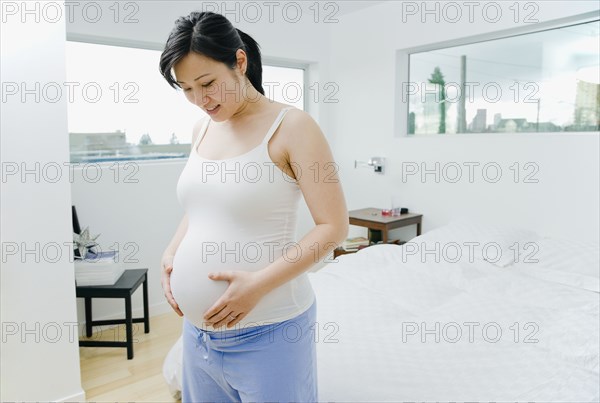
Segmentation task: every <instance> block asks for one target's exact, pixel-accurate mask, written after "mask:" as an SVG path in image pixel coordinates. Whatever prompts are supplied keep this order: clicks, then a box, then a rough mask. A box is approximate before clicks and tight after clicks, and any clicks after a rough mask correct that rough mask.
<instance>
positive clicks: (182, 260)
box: [171, 108, 315, 331]
mask: <svg viewBox="0 0 600 403" xmlns="http://www.w3.org/2000/svg"><path fill="white" fill-rule="evenodd" d="M290 109H292V108H284V109H282V110H281V112H280V113H279V115H278V116H277V119H276V120H275V122H274V123H273V125H272V126H271V128H270V129H269V131H268V132H267V134H266V136H265V138H264V139H263V141H262V143H261V144H259V145H258V146H257V147H255V148H253V149H252V150H250V151H248V152H246V153H244V154H242V155H239V156H236V157H232V158H226V159H222V160H210V159H206V158H203V157H200V155H199V154H198V150H197V148H198V144H200V142H201V141H202V138H203V137H204V134H205V133H206V130H207V128H208V125H209V123H210V119H207V121H206V123H204V125H203V126H202V129H201V130H200V133H199V134H198V139H197V140H196V142H195V143H194V146H193V148H192V151H191V152H190V156H189V158H188V161H187V163H186V165H185V167H184V169H183V171H182V173H181V175H180V177H179V181H178V183H177V197H178V200H179V203H180V204H181V205H182V207H183V209H184V210H185V212H186V213H187V215H188V220H189V224H188V230H187V233H186V234H185V236H184V238H183V239H182V241H181V244H180V245H179V247H178V248H177V251H176V253H175V256H174V258H173V272H172V273H171V290H172V292H173V297H174V298H175V301H177V303H178V304H179V307H180V309H181V311H182V312H183V314H184V316H185V317H186V318H187V319H188V320H189V321H190V322H192V323H193V324H194V325H195V326H196V327H199V328H201V329H204V330H211V331H215V330H217V331H218V330H223V331H224V330H232V329H235V328H238V326H239V328H247V327H251V326H261V325H266V324H270V323H275V322H281V321H284V320H287V319H291V318H293V317H295V316H297V315H300V314H301V313H303V312H304V311H306V310H307V309H308V308H309V307H310V306H311V305H312V303H313V302H314V300H315V294H314V292H313V288H312V286H311V284H310V280H309V279H308V276H307V274H306V272H305V273H302V274H301V275H299V276H297V277H296V278H294V279H292V280H291V281H289V282H287V283H285V284H283V285H281V286H280V287H277V288H276V289H274V290H272V291H271V292H269V293H268V294H266V295H265V296H264V297H263V298H262V299H261V300H260V301H259V302H258V304H257V305H256V306H255V307H254V309H252V310H251V311H250V313H249V314H248V315H247V316H246V317H245V318H243V319H242V320H241V321H240V322H239V324H237V325H236V326H234V327H233V328H229V329H227V328H226V327H221V328H218V329H214V328H213V327H212V326H208V325H206V324H205V323H204V322H205V321H204V319H203V314H204V312H205V311H206V310H208V309H209V308H210V307H211V306H212V305H213V304H214V303H215V302H216V301H217V299H218V298H219V297H220V296H221V295H222V294H223V292H224V291H225V290H226V289H227V286H228V285H229V283H228V282H227V281H215V280H211V279H209V278H208V277H207V275H208V273H209V272H215V271H227V270H243V271H256V270H260V269H262V268H264V267H266V266H268V265H269V264H270V263H272V262H274V261H275V260H276V259H278V258H279V257H280V256H282V255H283V256H284V257H285V259H286V260H287V261H289V262H293V261H296V260H297V259H299V258H300V257H301V255H300V249H299V247H298V246H297V243H296V240H295V232H296V220H297V207H298V201H299V199H300V196H301V190H300V187H299V185H298V183H297V182H296V180H295V179H293V178H292V177H290V176H288V175H287V174H285V173H284V172H283V171H281V170H280V169H279V168H278V167H277V166H276V164H275V163H274V162H273V161H272V160H271V158H270V157H269V153H268V142H269V140H270V139H271V137H272V136H273V134H274V133H275V131H276V130H277V128H278V126H279V124H280V122H281V121H282V119H283V117H284V116H285V114H286V112H287V111H288V110H290Z"/></svg>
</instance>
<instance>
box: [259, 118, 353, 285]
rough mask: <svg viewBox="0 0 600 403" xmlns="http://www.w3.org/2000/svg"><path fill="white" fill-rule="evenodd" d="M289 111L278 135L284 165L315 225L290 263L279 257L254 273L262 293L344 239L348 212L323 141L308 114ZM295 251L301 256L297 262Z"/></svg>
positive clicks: (321, 133)
mask: <svg viewBox="0 0 600 403" xmlns="http://www.w3.org/2000/svg"><path fill="white" fill-rule="evenodd" d="M290 112H293V111H290ZM290 112H288V114H287V116H286V119H284V121H283V122H282V123H285V130H280V135H284V137H285V139H284V143H285V144H286V146H287V147H286V149H287V154H288V162H289V163H290V166H291V169H292V171H293V172H294V176H295V177H296V179H297V181H298V184H299V186H300V188H301V190H302V194H303V195H304V200H305V201H306V204H307V205H308V208H309V210H310V213H311V215H312V217H313V220H314V222H315V224H316V225H315V227H314V228H313V229H312V230H311V231H310V232H308V233H307V234H306V235H305V236H304V237H303V238H302V239H300V240H299V241H298V243H297V245H295V246H296V248H295V249H296V250H295V251H293V250H291V251H290V256H294V259H293V261H292V259H285V258H284V257H283V256H282V257H280V258H278V259H277V260H275V261H274V262H273V263H271V264H269V265H268V266H267V267H265V268H264V269H261V270H259V271H257V272H256V273H257V275H258V276H259V278H260V280H261V281H260V283H261V284H262V285H263V286H264V287H265V291H266V292H269V291H271V290H273V289H275V288H277V287H279V286H281V285H283V284H285V283H286V282H288V281H290V280H292V279H293V278H295V277H297V276H298V275H300V274H302V273H303V272H305V271H307V270H308V269H310V268H311V267H312V266H313V265H315V264H316V263H317V262H319V261H320V260H321V259H323V258H324V257H325V256H327V255H328V254H329V253H330V252H331V251H332V250H333V249H335V248H336V247H337V246H339V244H341V243H342V242H343V241H344V239H346V237H347V236H348V227H349V219H348V209H347V207H346V201H345V198H344V193H343V191H342V186H341V184H340V180H339V177H338V175H337V171H338V166H337V164H336V163H335V161H334V159H333V155H332V153H331V149H330V147H329V144H328V143H327V139H326V138H325V136H324V135H323V132H322V131H321V129H320V128H319V126H318V124H317V123H316V122H315V121H314V120H313V118H312V117H311V116H310V115H309V114H308V113H306V112H302V111H300V112H299V113H298V112H296V113H290ZM282 128H283V124H282ZM296 252H298V253H301V256H300V258H299V259H296V258H295V256H296V255H295V254H296Z"/></svg>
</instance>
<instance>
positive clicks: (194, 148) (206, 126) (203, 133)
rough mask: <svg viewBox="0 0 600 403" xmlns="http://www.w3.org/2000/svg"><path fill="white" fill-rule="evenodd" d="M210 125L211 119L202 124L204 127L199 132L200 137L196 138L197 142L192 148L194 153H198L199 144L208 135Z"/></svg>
mask: <svg viewBox="0 0 600 403" xmlns="http://www.w3.org/2000/svg"><path fill="white" fill-rule="evenodd" d="M209 123H210V119H206V122H204V123H203V124H202V127H201V128H200V131H199V132H198V136H196V142H195V143H194V147H193V148H192V150H193V151H194V152H196V149H197V148H198V144H200V141H201V140H202V139H203V138H204V135H205V134H206V130H207V129H208V124H209Z"/></svg>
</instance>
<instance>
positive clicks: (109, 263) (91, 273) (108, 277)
mask: <svg viewBox="0 0 600 403" xmlns="http://www.w3.org/2000/svg"><path fill="white" fill-rule="evenodd" d="M124 271H125V267H124V265H123V264H122V263H121V262H119V259H118V251H109V252H99V253H93V252H90V251H88V253H87V255H86V256H85V259H81V258H76V259H75V283H76V284H77V285H78V286H89V285H113V284H115V283H116V282H117V280H118V279H119V277H121V274H123V272H124Z"/></svg>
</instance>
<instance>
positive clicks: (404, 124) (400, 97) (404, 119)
mask: <svg viewBox="0 0 600 403" xmlns="http://www.w3.org/2000/svg"><path fill="white" fill-rule="evenodd" d="M599 18H600V14H599V12H598V11H591V12H587V13H583V14H577V15H573V16H569V17H564V18H559V19H556V20H551V21H544V22H539V23H536V24H533V25H531V26H520V27H516V28H509V29H504V30H499V31H494V32H488V33H482V34H478V35H473V36H468V37H462V38H457V39H451V40H447V41H442V42H435V43H429V44H425V45H419V46H414V47H410V48H403V49H398V50H396V66H395V74H396V85H395V108H394V125H393V127H394V135H393V137H394V138H399V137H400V138H429V137H448V136H460V137H481V136H503V137H506V136H540V135H541V136H548V135H553V136H556V135H572V134H574V133H577V134H578V135H582V134H588V135H598V133H599V132H589V131H586V132H564V131H559V132H526V133H522V132H509V133H493V132H492V133H488V132H485V133H445V134H443V135H441V134H439V133H423V134H408V113H409V99H408V96H407V94H404V93H403V92H402V84H403V83H409V82H410V55H411V54H413V53H421V52H428V51H433V50H440V49H446V48H451V47H455V46H463V45H471V44H475V43H481V42H488V41H492V40H497V39H505V38H513V37H517V36H522V35H529V34H534V33H537V32H543V31H549V30H553V29H558V28H564V27H566V26H569V25H575V24H585V23H589V22H594V21H598V20H599Z"/></svg>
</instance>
